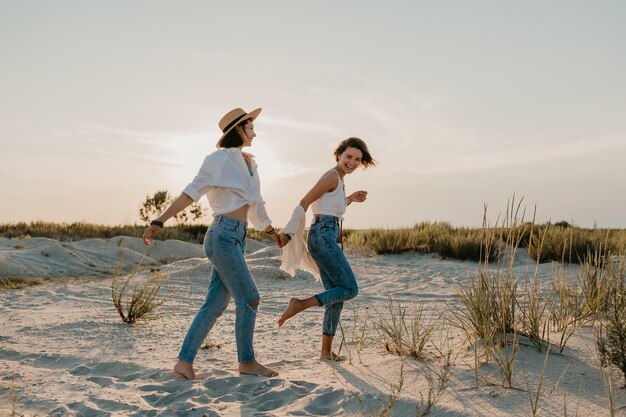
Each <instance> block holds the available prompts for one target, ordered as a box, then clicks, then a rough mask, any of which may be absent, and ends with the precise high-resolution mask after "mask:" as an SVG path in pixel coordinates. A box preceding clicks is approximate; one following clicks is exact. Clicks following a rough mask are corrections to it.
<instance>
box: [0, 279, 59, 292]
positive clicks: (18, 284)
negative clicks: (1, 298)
mask: <svg viewBox="0 0 626 417" xmlns="http://www.w3.org/2000/svg"><path fill="white" fill-rule="evenodd" d="M46 282H48V280H46V279H43V278H17V277H15V278H11V277H9V278H0V287H2V288H8V289H11V290H17V289H21V288H26V287H31V286H33V285H41V284H44V283H46Z"/></svg>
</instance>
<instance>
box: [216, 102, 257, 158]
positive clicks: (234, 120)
mask: <svg viewBox="0 0 626 417" xmlns="http://www.w3.org/2000/svg"><path fill="white" fill-rule="evenodd" d="M261 110H262V109H261V108H258V109H255V110H252V111H251V112H250V113H246V112H245V111H243V109H240V108H237V109H234V110H231V111H229V112H228V113H226V115H225V116H224V117H222V120H220V122H219V123H218V126H219V127H220V129H221V130H222V133H223V134H222V137H221V138H220V139H219V140H218V141H217V147H218V148H220V147H222V140H224V136H226V135H227V134H228V132H230V131H231V130H233V129H234V128H235V126H237V125H238V124H239V123H241V122H243V121H244V120H254V119H256V118H257V116H258V115H259V113H261Z"/></svg>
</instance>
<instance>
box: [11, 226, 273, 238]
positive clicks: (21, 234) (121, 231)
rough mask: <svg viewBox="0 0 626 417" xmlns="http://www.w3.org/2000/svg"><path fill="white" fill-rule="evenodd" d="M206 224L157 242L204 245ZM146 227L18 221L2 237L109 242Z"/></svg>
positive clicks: (166, 232)
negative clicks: (100, 240) (96, 239)
mask: <svg viewBox="0 0 626 417" xmlns="http://www.w3.org/2000/svg"><path fill="white" fill-rule="evenodd" d="M207 228H208V225H206V224H181V225H173V226H171V227H170V226H167V225H166V227H164V228H163V230H161V232H160V233H159V236H158V240H167V239H176V240H182V241H185V242H193V243H202V241H203V239H204V235H205V233H206V231H207ZM145 229H146V225H142V224H134V225H118V226H107V225H99V224H93V223H85V222H75V223H52V222H42V221H35V222H29V223H26V222H19V223H6V224H0V236H1V237H2V238H4V239H15V238H29V237H46V238H50V239H56V240H58V241H61V242H66V241H77V240H84V239H94V238H101V239H110V238H113V237H116V236H137V237H141V236H142V235H143V232H144V230H145ZM248 237H249V238H251V239H256V240H261V239H263V238H265V236H264V235H263V233H262V232H259V231H256V230H253V229H250V230H249V231H248Z"/></svg>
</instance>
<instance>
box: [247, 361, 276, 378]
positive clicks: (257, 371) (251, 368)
mask: <svg viewBox="0 0 626 417" xmlns="http://www.w3.org/2000/svg"><path fill="white" fill-rule="evenodd" d="M239 373H241V374H249V375H259V376H268V377H272V376H277V375H278V372H276V371H275V370H273V369H270V368H268V367H267V366H263V365H261V364H260V363H258V362H257V361H252V362H246V363H240V364H239Z"/></svg>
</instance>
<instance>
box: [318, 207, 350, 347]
mask: <svg viewBox="0 0 626 417" xmlns="http://www.w3.org/2000/svg"><path fill="white" fill-rule="evenodd" d="M338 235H339V220H338V219H337V218H336V217H333V216H316V220H315V222H314V223H313V224H312V225H311V229H310V230H309V237H308V240H307V246H308V248H309V252H310V253H311V256H312V257H313V260H314V261H315V263H316V264H317V266H318V268H319V270H320V276H321V278H322V284H323V285H324V288H325V289H326V291H324V292H322V293H319V294H316V295H315V297H316V298H317V301H319V303H320V305H323V306H324V307H325V311H324V324H323V326H322V333H323V334H324V335H325V336H334V335H335V332H336V331H337V325H338V324H339V318H340V317H341V310H342V309H343V302H344V301H346V300H349V299H351V298H354V297H356V295H357V294H358V293H359V287H358V285H357V283H356V278H355V277H354V273H353V272H352V268H350V264H348V260H347V259H346V257H345V255H344V254H343V252H342V251H341V249H340V248H339V245H338V244H337V237H338Z"/></svg>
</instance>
